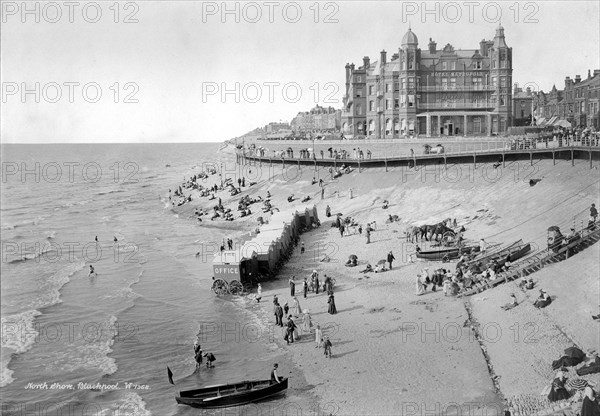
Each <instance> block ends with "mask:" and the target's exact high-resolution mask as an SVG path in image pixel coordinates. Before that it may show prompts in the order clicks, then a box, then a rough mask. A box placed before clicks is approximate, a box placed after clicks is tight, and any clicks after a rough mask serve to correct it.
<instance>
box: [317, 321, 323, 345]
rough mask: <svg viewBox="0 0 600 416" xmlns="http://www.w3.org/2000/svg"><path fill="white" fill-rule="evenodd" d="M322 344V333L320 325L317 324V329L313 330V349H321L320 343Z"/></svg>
mask: <svg viewBox="0 0 600 416" xmlns="http://www.w3.org/2000/svg"><path fill="white" fill-rule="evenodd" d="M322 342H323V331H321V325H319V324H317V329H315V343H316V345H315V348H321V343H322Z"/></svg>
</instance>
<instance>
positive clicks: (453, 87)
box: [449, 78, 456, 90]
mask: <svg viewBox="0 0 600 416" xmlns="http://www.w3.org/2000/svg"><path fill="white" fill-rule="evenodd" d="M449 87H450V89H451V90H453V89H456V78H450V84H449Z"/></svg>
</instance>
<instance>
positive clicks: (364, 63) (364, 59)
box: [363, 56, 371, 70]
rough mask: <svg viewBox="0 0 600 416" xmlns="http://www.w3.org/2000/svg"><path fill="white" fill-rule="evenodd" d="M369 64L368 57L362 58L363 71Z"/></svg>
mask: <svg viewBox="0 0 600 416" xmlns="http://www.w3.org/2000/svg"><path fill="white" fill-rule="evenodd" d="M370 63H371V60H370V59H369V57H368V56H365V57H364V58H363V65H364V68H365V70H366V69H369V64H370Z"/></svg>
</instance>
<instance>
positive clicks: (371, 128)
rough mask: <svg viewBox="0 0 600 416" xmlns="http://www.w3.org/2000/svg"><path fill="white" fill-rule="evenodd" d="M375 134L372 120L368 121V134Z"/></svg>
mask: <svg viewBox="0 0 600 416" xmlns="http://www.w3.org/2000/svg"><path fill="white" fill-rule="evenodd" d="M373 133H375V122H374V121H373V120H369V134H373Z"/></svg>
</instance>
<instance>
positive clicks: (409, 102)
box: [398, 27, 421, 136]
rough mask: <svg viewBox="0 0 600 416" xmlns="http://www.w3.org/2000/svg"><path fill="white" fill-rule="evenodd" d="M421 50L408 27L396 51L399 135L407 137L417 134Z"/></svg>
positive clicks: (415, 36) (417, 40) (415, 37)
mask: <svg viewBox="0 0 600 416" xmlns="http://www.w3.org/2000/svg"><path fill="white" fill-rule="evenodd" d="M420 58H421V50H420V49H419V39H418V38H417V35H415V34H414V32H413V31H412V29H411V28H410V27H409V28H408V32H406V33H405V34H404V36H403V37H402V43H401V47H400V48H399V49H398V60H399V61H400V70H399V74H398V75H399V78H400V79H399V81H400V85H401V89H400V110H399V119H400V135H404V136H408V135H412V134H416V133H417V101H416V100H417V88H418V84H419V65H420Z"/></svg>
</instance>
